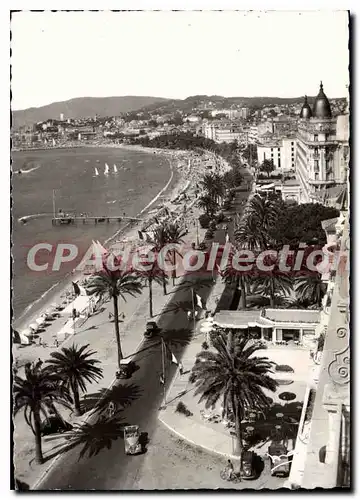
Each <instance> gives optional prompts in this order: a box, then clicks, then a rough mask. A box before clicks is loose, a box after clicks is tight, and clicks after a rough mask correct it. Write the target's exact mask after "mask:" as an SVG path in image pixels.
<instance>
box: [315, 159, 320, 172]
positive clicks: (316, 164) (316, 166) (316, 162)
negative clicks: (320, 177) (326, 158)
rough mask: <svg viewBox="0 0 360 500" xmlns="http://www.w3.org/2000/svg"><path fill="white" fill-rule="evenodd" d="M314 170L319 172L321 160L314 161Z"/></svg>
mask: <svg viewBox="0 0 360 500" xmlns="http://www.w3.org/2000/svg"><path fill="white" fill-rule="evenodd" d="M314 171H315V172H319V160H315V161H314Z"/></svg>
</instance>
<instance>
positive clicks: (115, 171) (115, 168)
mask: <svg viewBox="0 0 360 500" xmlns="http://www.w3.org/2000/svg"><path fill="white" fill-rule="evenodd" d="M116 173H117V166H116V165H115V163H114V174H116Z"/></svg>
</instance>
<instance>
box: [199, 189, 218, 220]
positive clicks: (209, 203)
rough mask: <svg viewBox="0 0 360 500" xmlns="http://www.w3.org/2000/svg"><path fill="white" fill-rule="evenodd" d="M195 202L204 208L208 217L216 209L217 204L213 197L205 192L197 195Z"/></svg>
mask: <svg viewBox="0 0 360 500" xmlns="http://www.w3.org/2000/svg"><path fill="white" fill-rule="evenodd" d="M197 204H198V207H199V208H201V209H203V210H205V212H206V213H207V215H209V216H210V217H212V216H213V215H214V213H215V212H216V210H217V204H216V203H215V201H214V199H213V197H212V196H210V195H209V194H206V193H205V194H203V195H202V196H200V197H199V199H198V202H197Z"/></svg>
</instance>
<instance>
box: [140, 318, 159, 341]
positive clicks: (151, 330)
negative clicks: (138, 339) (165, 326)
mask: <svg viewBox="0 0 360 500" xmlns="http://www.w3.org/2000/svg"><path fill="white" fill-rule="evenodd" d="M159 331H160V328H159V327H158V326H157V324H156V322H155V321H148V322H147V323H146V330H145V333H144V337H145V338H146V339H151V338H152V337H153V336H154V335H156V334H157V333H158V332H159Z"/></svg>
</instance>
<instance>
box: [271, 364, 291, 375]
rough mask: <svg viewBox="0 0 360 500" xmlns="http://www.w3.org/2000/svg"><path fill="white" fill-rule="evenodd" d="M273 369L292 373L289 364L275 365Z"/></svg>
mask: <svg viewBox="0 0 360 500" xmlns="http://www.w3.org/2000/svg"><path fill="white" fill-rule="evenodd" d="M275 371H277V372H291V373H294V369H293V368H291V366H289V365H276V367H275Z"/></svg>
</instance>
